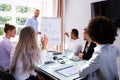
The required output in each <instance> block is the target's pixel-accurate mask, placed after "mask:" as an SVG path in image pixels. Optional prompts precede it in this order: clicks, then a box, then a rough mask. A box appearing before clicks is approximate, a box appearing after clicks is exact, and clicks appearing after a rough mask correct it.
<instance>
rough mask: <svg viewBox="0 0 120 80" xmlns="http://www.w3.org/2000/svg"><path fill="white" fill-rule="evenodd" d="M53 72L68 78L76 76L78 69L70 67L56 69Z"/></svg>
mask: <svg viewBox="0 0 120 80" xmlns="http://www.w3.org/2000/svg"><path fill="white" fill-rule="evenodd" d="M55 71H56V72H57V73H59V74H61V75H63V76H65V77H69V76H72V75H75V74H77V73H78V72H79V69H78V67H75V66H73V65H71V66H67V67H64V68H60V69H57V70H55Z"/></svg>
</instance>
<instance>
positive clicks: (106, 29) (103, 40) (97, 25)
mask: <svg viewBox="0 0 120 80" xmlns="http://www.w3.org/2000/svg"><path fill="white" fill-rule="evenodd" d="M88 34H89V36H90V38H91V39H92V40H93V41H95V42H97V43H99V44H112V43H113V42H114V41H115V39H116V38H115V37H116V36H117V27H116V26H115V25H114V23H113V21H112V20H111V19H109V18H107V17H104V16H97V17H95V18H93V19H92V20H91V21H90V23H89V25H88Z"/></svg>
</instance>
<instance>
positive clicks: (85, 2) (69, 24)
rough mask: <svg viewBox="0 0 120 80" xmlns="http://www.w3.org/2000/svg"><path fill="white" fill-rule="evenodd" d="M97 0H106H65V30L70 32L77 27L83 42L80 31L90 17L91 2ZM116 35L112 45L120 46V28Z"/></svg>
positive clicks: (97, 0)
mask: <svg viewBox="0 0 120 80" xmlns="http://www.w3.org/2000/svg"><path fill="white" fill-rule="evenodd" d="M99 1H106V0H65V5H64V6H65V15H64V16H65V18H64V19H65V32H70V31H71V29H72V28H77V29H78V30H79V37H80V38H81V43H83V44H84V41H83V38H82V32H83V28H84V27H86V26H87V25H88V22H89V20H90V19H91V3H93V2H99ZM118 35H119V36H118V37H117V38H116V41H115V42H114V45H115V46H116V47H118V48H120V42H119V40H120V29H119V30H118Z"/></svg>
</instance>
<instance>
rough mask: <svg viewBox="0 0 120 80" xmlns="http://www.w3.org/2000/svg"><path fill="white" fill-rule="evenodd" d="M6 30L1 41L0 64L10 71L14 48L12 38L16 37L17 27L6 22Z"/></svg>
mask: <svg viewBox="0 0 120 80" xmlns="http://www.w3.org/2000/svg"><path fill="white" fill-rule="evenodd" d="M4 32H5V37H3V39H2V40H1V41H0V66H1V67H2V68H3V69H4V70H5V71H7V72H8V71H9V67H10V54H11V51H12V49H13V46H12V43H11V41H10V39H11V37H15V35H16V28H15V26H14V25H10V24H5V27H4Z"/></svg>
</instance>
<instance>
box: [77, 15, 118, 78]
mask: <svg viewBox="0 0 120 80" xmlns="http://www.w3.org/2000/svg"><path fill="white" fill-rule="evenodd" d="M88 34H89V36H90V38H91V39H92V40H93V41H94V42H95V43H96V45H97V46H96V47H95V51H94V53H93V55H92V57H91V58H90V59H89V60H88V61H87V62H86V64H84V65H83V66H82V67H81V68H80V72H79V75H80V78H82V77H86V76H87V79H86V80H119V77H118V69H117V64H116V59H117V57H119V56H120V49H118V48H116V47H115V46H113V45H112V44H113V43H114V41H115V39H116V36H117V27H116V26H115V25H114V22H113V21H112V20H111V19H109V18H106V17H104V16H99V17H95V18H93V19H92V20H91V21H90V22H89V25H88ZM113 65H114V66H113Z"/></svg>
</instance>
